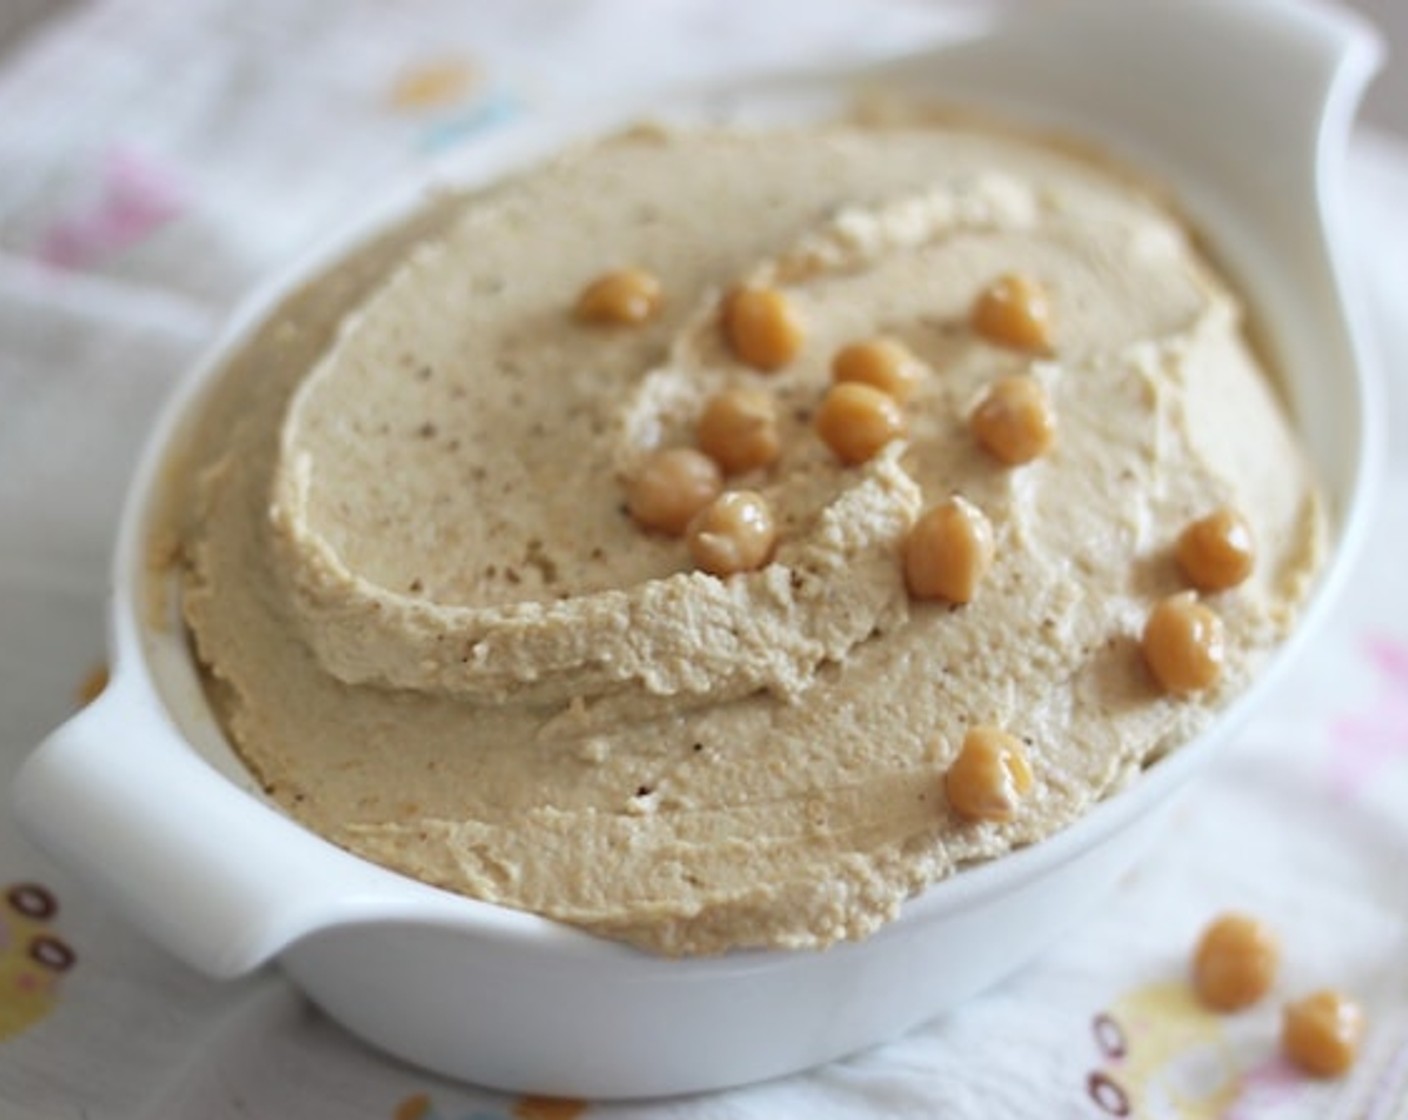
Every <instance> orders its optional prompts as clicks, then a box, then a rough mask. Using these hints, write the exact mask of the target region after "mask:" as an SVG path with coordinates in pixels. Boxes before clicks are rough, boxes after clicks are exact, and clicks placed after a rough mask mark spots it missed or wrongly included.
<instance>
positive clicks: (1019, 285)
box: [971, 273, 1051, 353]
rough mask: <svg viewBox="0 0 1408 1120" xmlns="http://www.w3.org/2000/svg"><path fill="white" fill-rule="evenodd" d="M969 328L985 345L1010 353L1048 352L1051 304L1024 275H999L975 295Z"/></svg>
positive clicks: (1049, 346) (1040, 290) (1042, 290)
mask: <svg viewBox="0 0 1408 1120" xmlns="http://www.w3.org/2000/svg"><path fill="white" fill-rule="evenodd" d="M971 322H972V326H973V329H974V330H975V331H976V332H977V333H978V334H980V335H982V336H983V337H984V338H985V339H987V340H988V341H989V342H995V343H997V344H998V345H999V346H1007V347H1010V348H1011V349H1014V350H1027V351H1030V352H1033V353H1048V352H1050V350H1051V303H1050V301H1049V300H1048V299H1047V296H1046V289H1045V288H1043V287H1042V286H1041V285H1040V284H1039V283H1037V282H1036V281H1035V280H1033V279H1031V278H1030V277H1028V276H1020V275H1018V274H1016V273H1008V274H1007V275H1005V276H999V277H998V278H997V279H996V280H994V281H993V282H992V283H991V284H989V285H988V286H987V287H986V288H984V289H983V290H982V292H980V293H979V295H978V298H977V300H976V301H974V303H973V311H972V315H971Z"/></svg>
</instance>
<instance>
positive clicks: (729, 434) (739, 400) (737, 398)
mask: <svg viewBox="0 0 1408 1120" xmlns="http://www.w3.org/2000/svg"><path fill="white" fill-rule="evenodd" d="M698 439H699V449H700V450H701V451H703V452H704V453H705V454H706V455H708V456H709V457H710V458H712V459H713V460H714V461H715V462H716V463H718V464H719V466H721V467H723V469H724V471H725V473H727V474H737V473H738V472H740V471H750V470H753V469H755V468H757V467H766V466H768V465H770V464H771V463H773V462H776V460H777V457H778V455H780V454H781V453H782V440H781V438H780V437H779V436H778V433H777V403H776V402H775V401H774V400H773V398H772V397H771V396H769V395H768V394H767V393H764V392H762V391H761V390H758V389H741V388H740V389H725V390H724V391H723V392H722V393H719V394H717V395H716V396H714V397H711V398H710V399H709V402H708V404H706V405H705V406H704V412H703V414H702V415H701V416H700V417H699V428H698Z"/></svg>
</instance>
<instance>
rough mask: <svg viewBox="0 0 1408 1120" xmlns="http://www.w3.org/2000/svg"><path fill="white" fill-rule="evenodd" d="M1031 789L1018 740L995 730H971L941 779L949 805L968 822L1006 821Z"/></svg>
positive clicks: (1027, 766) (1028, 771) (1020, 744)
mask: <svg viewBox="0 0 1408 1120" xmlns="http://www.w3.org/2000/svg"><path fill="white" fill-rule="evenodd" d="M1031 788H1032V770H1031V765H1030V764H1029V763H1028V762H1027V753H1026V749H1025V748H1024V747H1023V745H1022V741H1021V740H1020V739H1018V738H1017V737H1016V736H1015V735H1009V734H1008V733H1007V732H1005V731H1003V730H1001V729H999V728H996V727H974V728H971V729H970V730H969V731H968V734H967V735H965V736H964V737H963V748H962V750H960V751H959V752H958V757H957V758H955V759H954V760H953V763H952V764H951V765H950V766H949V768H948V773H947V774H946V775H945V776H944V792H945V793H946V794H947V795H948V802H949V804H950V805H951V806H953V810H954V812H956V813H958V815H959V816H961V817H965V818H967V819H968V820H971V821H1010V820H1011V819H1012V818H1013V817H1015V816H1016V815H1017V809H1018V808H1019V806H1020V805H1021V802H1022V800H1023V799H1024V798H1025V797H1026V795H1027V794H1028V793H1030V792H1031Z"/></svg>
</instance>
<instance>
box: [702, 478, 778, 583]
mask: <svg viewBox="0 0 1408 1120" xmlns="http://www.w3.org/2000/svg"><path fill="white" fill-rule="evenodd" d="M688 541H689V554H690V555H691V556H692V557H694V562H695V564H697V565H698V566H699V567H700V568H701V569H702V570H703V571H706V572H708V573H709V574H710V575H715V576H731V575H733V574H734V573H735V572H751V571H753V570H755V569H757V568H761V567H762V566H763V565H764V564H766V563H767V562H768V561H769V560H771V559H772V552H773V548H774V547H775V546H776V544H777V525H776V523H775V522H774V520H773V516H772V509H771V507H770V506H769V505H768V503H767V500H766V499H765V498H764V497H763V496H762V495H761V494H755V493H753V492H752V491H751V490H732V491H729V492H728V493H726V494H720V495H719V496H718V497H717V498H715V499H714V500H713V501H712V502H710V503H709V504H708V505H707V506H705V507H704V508H703V509H702V510H700V511H699V513H698V514H697V515H695V517H694V520H693V521H691V522H690V524H689V531H688Z"/></svg>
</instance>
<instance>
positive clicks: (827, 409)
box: [813, 381, 905, 466]
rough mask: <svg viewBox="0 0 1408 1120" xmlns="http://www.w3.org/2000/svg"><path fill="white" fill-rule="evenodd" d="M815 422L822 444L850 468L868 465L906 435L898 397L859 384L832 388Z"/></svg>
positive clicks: (818, 411)
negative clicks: (893, 441) (887, 447)
mask: <svg viewBox="0 0 1408 1120" xmlns="http://www.w3.org/2000/svg"><path fill="white" fill-rule="evenodd" d="M813 423H815V424H816V431H817V434H818V435H819V436H821V439H822V442H823V443H825V444H826V446H827V447H829V448H831V450H832V452H833V453H834V454H835V456H836V458H838V459H840V460H841V462H843V463H845V464H846V465H847V466H855V465H856V464H858V463H864V462H865V461H866V460H867V459H870V458H872V457H873V456H874V455H875V454H876V453H877V452H878V451H879V450H880V449H881V448H882V447H884V446H885V444H887V443H889V442H890V441H891V440H892V439H897V438H898V437H900V436H902V435H904V432H905V419H904V413H903V412H902V411H901V410H900V406H899V404H898V403H897V402H896V401H895V399H894V397H892V396H890V395H889V394H888V393H882V392H881V391H880V390H879V389H877V388H875V387H874V386H873V385H864V384H861V383H860V382H858V381H843V382H842V383H841V384H839V385H833V386H831V388H830V389H828V390H827V393H826V396H825V397H823V398H822V400H821V405H820V406H819V407H818V408H817V410H816V419H815V420H814V421H813Z"/></svg>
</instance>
